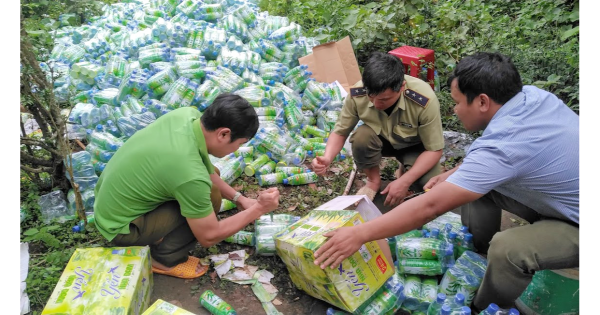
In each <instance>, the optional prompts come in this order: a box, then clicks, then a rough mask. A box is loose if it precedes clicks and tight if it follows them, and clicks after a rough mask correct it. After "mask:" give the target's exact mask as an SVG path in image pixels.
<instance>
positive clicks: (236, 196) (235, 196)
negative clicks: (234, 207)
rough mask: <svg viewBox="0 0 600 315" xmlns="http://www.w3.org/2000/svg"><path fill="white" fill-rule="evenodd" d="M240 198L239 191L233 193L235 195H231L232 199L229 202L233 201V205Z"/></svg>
mask: <svg viewBox="0 0 600 315" xmlns="http://www.w3.org/2000/svg"><path fill="white" fill-rule="evenodd" d="M240 196H242V193H241V192H239V191H236V192H235V195H233V198H232V199H231V201H233V202H234V203H236V202H237V200H238V199H239V198H240Z"/></svg>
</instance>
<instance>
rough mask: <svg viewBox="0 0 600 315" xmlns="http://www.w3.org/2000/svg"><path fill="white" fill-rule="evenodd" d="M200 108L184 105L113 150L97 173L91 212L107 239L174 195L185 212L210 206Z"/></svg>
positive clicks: (202, 213) (197, 213) (194, 213)
mask: <svg viewBox="0 0 600 315" xmlns="http://www.w3.org/2000/svg"><path fill="white" fill-rule="evenodd" d="M200 116H202V113H200V112H199V111H198V110H196V109H194V108H190V107H182V108H179V109H176V110H173V111H171V112H170V113H168V114H165V115H164V116H162V117H160V118H158V119H157V120H156V121H155V122H153V123H152V124H150V125H148V126H147V127H146V128H144V129H142V130H140V131H138V132H136V133H135V134H134V135H133V136H132V137H131V138H129V140H127V142H125V144H124V145H123V146H122V147H121V148H120V149H119V150H118V151H117V152H116V153H115V155H114V156H113V157H112V158H111V159H110V161H109V162H108V163H107V165H106V168H105V169H104V171H103V172H102V175H100V178H99V179H98V184H97V185H96V189H95V194H96V201H95V203H94V217H95V220H96V223H95V224H96V226H97V228H98V231H100V233H101V234H102V235H103V236H104V237H106V238H107V239H108V240H109V241H111V240H112V239H113V238H114V237H115V236H116V235H117V234H129V223H130V222H131V221H133V220H135V219H136V218H138V217H140V216H142V215H144V214H146V213H148V212H149V211H152V210H154V209H155V208H156V207H158V206H159V205H160V204H162V203H164V202H166V201H169V200H177V202H179V205H180V207H181V214H182V215H183V216H184V217H186V218H203V217H206V216H208V215H209V214H210V213H211V212H212V211H213V209H212V203H211V201H210V190H211V187H212V182H211V180H210V174H212V173H213V172H214V168H213V166H212V164H211V163H210V160H209V158H208V151H207V148H206V142H205V140H204V135H203V133H202V128H201V126H200V119H199V118H200Z"/></svg>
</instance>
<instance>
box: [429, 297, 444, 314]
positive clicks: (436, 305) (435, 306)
mask: <svg viewBox="0 0 600 315" xmlns="http://www.w3.org/2000/svg"><path fill="white" fill-rule="evenodd" d="M445 300H446V294H444V293H438V294H437V297H436V299H435V301H433V303H431V304H429V308H427V315H438V314H439V313H440V311H441V310H442V306H443V305H444V301H445Z"/></svg>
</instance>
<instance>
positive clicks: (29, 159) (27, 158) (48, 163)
mask: <svg viewBox="0 0 600 315" xmlns="http://www.w3.org/2000/svg"><path fill="white" fill-rule="evenodd" d="M21 161H25V162H27V163H30V164H35V165H40V166H48V167H51V166H54V163H53V162H52V161H50V160H44V159H40V158H36V157H34V156H32V155H29V154H27V153H25V152H23V151H21Z"/></svg>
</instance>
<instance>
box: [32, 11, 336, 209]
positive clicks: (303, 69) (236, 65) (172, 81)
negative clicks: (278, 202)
mask: <svg viewBox="0 0 600 315" xmlns="http://www.w3.org/2000/svg"><path fill="white" fill-rule="evenodd" d="M102 10H103V14H102V15H101V16H97V17H93V18H91V19H90V20H89V21H88V22H87V24H84V25H81V26H71V25H69V24H70V22H69V21H70V20H72V19H67V18H64V19H61V25H62V27H61V28H59V29H58V30H57V32H56V39H55V45H54V48H53V50H52V51H51V53H50V58H49V61H48V62H46V63H41V64H40V67H41V68H42V69H43V70H44V71H46V72H47V75H48V78H49V79H53V83H54V93H55V95H56V97H57V99H58V100H59V101H60V102H66V101H70V103H71V104H74V106H73V108H72V110H71V111H70V113H69V115H68V123H69V126H68V127H69V128H68V130H69V133H68V134H69V136H73V137H77V136H79V138H80V139H82V138H87V141H88V143H89V144H88V146H87V148H86V151H87V152H89V153H90V155H91V156H89V157H88V156H86V157H82V162H81V163H79V162H76V163H75V164H76V166H77V167H78V168H77V170H76V173H77V174H74V177H75V179H74V180H75V182H78V180H79V179H82V178H85V181H84V180H81V183H80V189H81V190H82V192H84V191H85V192H86V193H87V194H88V195H89V194H91V195H90V196H88V195H86V197H84V199H85V200H86V202H85V203H86V204H90V205H91V204H93V196H92V195H93V187H94V185H95V181H96V180H97V175H100V174H101V172H102V170H103V169H104V166H105V165H106V163H107V162H108V161H109V160H110V158H111V157H112V155H113V154H114V152H115V151H116V150H117V149H118V148H119V147H120V145H121V144H122V143H123V142H125V141H127V139H129V137H131V136H132V135H133V134H135V133H136V132H137V131H138V130H141V129H143V128H145V127H146V126H147V125H148V124H151V123H152V122H153V121H155V120H156V119H158V118H159V117H160V116H162V115H164V114H166V113H168V112H169V111H171V110H174V109H177V108H179V107H184V106H192V107H195V108H197V109H198V110H199V111H204V110H205V109H206V108H207V107H208V106H210V105H211V104H212V101H213V100H214V99H215V98H216V97H217V96H218V95H219V94H220V93H223V92H231V93H235V94H237V95H240V96H242V97H244V98H245V99H246V100H248V102H249V103H250V104H252V106H253V107H254V108H255V109H256V112H257V114H258V116H259V122H260V131H259V132H258V133H257V135H256V136H255V137H254V138H253V139H251V141H249V142H248V143H247V144H246V145H245V146H244V147H242V148H240V150H239V151H238V152H236V153H235V154H233V155H232V156H229V157H226V158H224V159H221V160H219V161H216V159H215V163H216V164H220V166H221V167H222V168H219V169H220V171H221V177H222V178H223V179H225V180H226V181H227V182H228V183H231V182H232V181H233V180H234V179H235V178H237V177H239V176H240V175H241V174H246V175H247V176H252V175H254V176H256V178H257V181H258V183H259V184H260V185H261V186H266V185H273V184H290V185H297V184H307V183H311V182H314V181H316V180H317V176H315V174H312V173H307V172H306V171H304V170H302V171H300V170H299V169H294V168H292V167H299V166H300V165H301V164H302V163H303V162H304V161H305V159H306V158H307V157H315V156H319V155H323V153H324V148H325V142H326V139H327V136H328V133H329V132H330V131H331V129H332V128H333V125H334V124H335V122H336V120H337V118H338V117H339V111H340V109H341V106H342V102H343V93H344V91H343V89H340V87H339V85H338V84H335V83H321V82H317V81H315V79H314V78H311V75H312V73H311V72H310V71H307V66H306V65H300V64H299V63H298V58H299V57H301V56H304V55H307V54H310V53H311V52H312V47H314V46H315V45H317V44H318V42H317V41H316V40H314V38H307V37H305V36H303V35H302V29H301V27H300V26H299V25H297V24H295V23H293V22H290V21H289V20H288V18H287V17H281V16H270V15H269V14H268V13H266V12H259V11H258V8H257V5H256V2H255V1H250V0H243V1H240V0H204V1H200V0H184V1H182V0H146V1H121V2H120V3H115V4H112V5H106V6H104V7H103V9H102ZM57 76H58V77H57ZM346 154H347V152H345V151H342V152H341V153H340V154H339V155H338V156H337V159H344V158H345V155H346ZM74 160H75V158H74ZM87 162H89V163H91V165H92V166H93V170H94V173H95V174H92V173H93V172H92V168H91V167H89V165H87V164H86V163H87ZM84 165H87V166H84ZM277 166H279V168H277ZM286 167H287V168H286ZM284 174H285V175H284ZM90 192H91V193H90ZM70 196H72V194H70ZM69 201H70V203H69V204H73V198H69ZM86 211H91V208H88V207H87V206H86Z"/></svg>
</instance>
